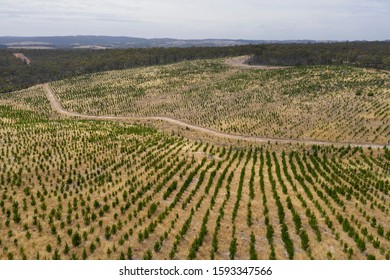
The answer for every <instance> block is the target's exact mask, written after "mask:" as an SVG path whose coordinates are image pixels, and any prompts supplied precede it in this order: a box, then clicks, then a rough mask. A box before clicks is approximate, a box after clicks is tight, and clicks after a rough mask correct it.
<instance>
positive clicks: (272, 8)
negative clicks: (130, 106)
mask: <svg viewBox="0 0 390 280" xmlns="http://www.w3.org/2000/svg"><path fill="white" fill-rule="evenodd" d="M63 35H114V36H130V37H142V38H177V39H206V38H221V39H222V38H224V39H252V40H254V39H258V40H297V39H312V40H385V39H390V0H325V1H322V0H137V1H135V0H82V1H81V0H0V36H63Z"/></svg>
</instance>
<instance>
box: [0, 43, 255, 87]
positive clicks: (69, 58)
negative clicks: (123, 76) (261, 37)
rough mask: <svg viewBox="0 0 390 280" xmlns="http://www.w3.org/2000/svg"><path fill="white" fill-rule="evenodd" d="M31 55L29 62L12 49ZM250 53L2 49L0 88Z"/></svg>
mask: <svg viewBox="0 0 390 280" xmlns="http://www.w3.org/2000/svg"><path fill="white" fill-rule="evenodd" d="M16 52H23V53H24V55H25V56H27V57H28V58H29V59H31V64H30V65H26V64H25V63H24V62H23V61H22V60H20V59H17V58H15V57H14V55H13V53H16ZM248 53H250V47H248V46H237V47H223V48H213V47H193V48H151V49H115V50H5V49H3V50H1V49H0V92H10V91H15V90H19V89H22V88H27V87H29V86H32V85H35V84H39V83H45V82H50V81H55V80H59V79H64V78H69V77H72V76H75V75H80V74H86V73H94V72H101V71H109V70H117V69H129V68H134V67H141V66H150V65H160V64H168V63H175V62H179V61H183V60H193V59H202V58H205V59H206V58H218V57H226V56H236V55H244V54H248Z"/></svg>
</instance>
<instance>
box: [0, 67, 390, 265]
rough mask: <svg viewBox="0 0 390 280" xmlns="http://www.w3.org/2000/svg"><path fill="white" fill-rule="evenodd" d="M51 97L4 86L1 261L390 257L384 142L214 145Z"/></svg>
mask: <svg viewBox="0 0 390 280" xmlns="http://www.w3.org/2000/svg"><path fill="white" fill-rule="evenodd" d="M196 63H206V64H208V63H209V62H207V61H206V62H196ZM217 64H218V65H222V66H221V67H225V66H223V63H222V62H221V64H220V63H219V62H218V63H217ZM170 67H174V66H170ZM176 67H180V65H176ZM165 68H166V67H163V68H162V70H164V69H165ZM168 68H169V67H168ZM150 69H152V68H146V69H141V70H139V71H140V73H143V71H150ZM156 69H157V68H156ZM229 69H230V68H229ZM347 69H349V68H347ZM162 70H161V69H160V70H159V71H162ZM286 70H287V69H286ZM336 70H337V69H336ZM156 71H157V70H156ZM229 71H243V70H241V69H230V70H229ZM254 71H255V73H257V72H256V71H257V70H254ZM272 71H285V69H283V70H272ZM337 71H339V70H337ZM351 71H352V70H351ZM353 71H357V70H353ZM358 71H366V70H358ZM199 72H201V70H199ZM170 73H171V72H170ZM206 73H207V72H206ZM364 73H365V72H364ZM369 73H370V75H371V74H373V75H374V76H375V75H382V74H381V73H376V72H370V71H369ZM106 74H107V73H106ZM116 74H119V73H116ZM132 74H134V73H132ZM247 74H250V73H249V72H248V73H247ZM258 74H261V73H257V74H256V75H258ZM110 75H112V73H110ZM122 75H129V73H128V72H127V71H124V72H123V73H122ZM170 75H171V74H170ZM178 75H180V72H178ZM261 75H263V74H261ZM270 75H271V74H270ZM131 77H133V76H131ZM380 77H382V76H380ZM77 79H80V78H77ZM77 79H76V78H75V80H77ZM82 79H86V78H85V77H83V78H82ZM93 79H95V77H93ZM171 79H172V78H169V77H168V78H167V81H169V80H171ZM210 79H211V78H210ZM92 81H93V80H92ZM164 81H165V79H164V80H162V81H161V82H162V83H163V82H164ZM116 82H117V83H119V80H116ZM178 82H180V81H178ZM217 82H218V81H217ZM95 83H97V81H95ZM104 83H106V81H105V80H103V84H104ZM107 83H108V82H107ZM58 84H61V85H62V87H65V82H58ZM85 84H88V83H85ZM124 84H126V83H124ZM74 86H75V84H74V83H72V84H70V85H69V87H74ZM118 92H119V94H120V91H118ZM129 92H132V91H129ZM237 92H239V91H237ZM90 94H91V95H92V96H93V92H91V93H90ZM209 94H210V92H209ZM112 95H114V93H112ZM161 95H163V96H165V90H164V88H162V91H161ZM236 95H237V96H238V94H236ZM379 96H381V95H379ZM373 97H374V98H379V97H378V96H376V97H375V96H373ZM160 98H161V96H160ZM364 98H365V99H367V100H370V99H369V97H368V96H367V97H364ZM381 98H383V99H378V100H377V102H378V103H379V104H381V103H380V102H382V101H383V100H385V101H386V99H385V97H383V96H381ZM78 100H79V102H80V104H79V106H80V109H81V108H84V109H85V111H88V110H86V108H87V107H85V106H84V105H83V104H81V103H82V102H84V101H85V102H91V100H90V99H89V98H85V99H84V98H78ZM107 100H108V101H110V100H111V99H110V98H108V99H107ZM358 100H359V99H358ZM72 102H73V101H72ZM70 103H71V102H70ZM107 104H108V105H110V104H111V105H112V103H107ZM117 104H118V106H123V105H122V104H121V103H117ZM51 105H52V104H50V102H49V100H48V99H47V96H46V93H45V91H44V89H43V88H42V87H41V86H37V87H33V88H30V89H28V90H24V91H20V92H13V93H8V94H4V95H0V170H1V171H0V207H1V211H2V213H1V215H0V236H1V237H0V245H1V249H0V259H151V258H152V259H210V258H211V259H274V258H276V259H349V258H351V259H367V258H368V259H373V258H376V259H390V227H389V225H390V218H389V217H390V216H389V208H390V197H389V190H390V153H389V151H388V149H384V148H380V149H379V148H375V149H371V148H368V149H366V148H362V147H354V148H353V147H348V146H344V147H339V148H336V147H332V146H313V147H307V148H305V147H295V148H294V147H291V146H287V145H266V144H254V145H253V146H251V147H248V148H241V147H235V146H233V147H230V146H220V145H211V144H209V143H207V142H200V141H193V140H189V139H186V138H183V137H177V136H174V135H170V134H169V135H168V134H166V133H162V132H159V131H157V130H155V129H153V128H151V127H148V126H142V125H133V124H129V123H125V122H111V121H110V122H107V121H104V120H99V121H96V120H77V119H69V118H65V117H64V116H62V115H60V114H58V113H57V112H56V111H53V110H52V108H51ZM68 106H70V105H69V104H68ZM72 106H75V105H72ZM381 107H383V106H382V105H381ZM115 108H117V107H115ZM119 108H122V107H119ZM365 108H370V107H365ZM91 110H92V109H91ZM94 110H96V108H95V109H94ZM110 110H111V109H110ZM144 110H146V109H144ZM340 110H341V109H340ZM75 112H78V111H75ZM80 112H83V110H81V111H80ZM118 112H119V111H118ZM96 115H104V114H96ZM385 121H387V120H385ZM369 132H370V133H372V132H374V131H372V130H369ZM369 132H366V134H365V135H366V137H369V138H370V137H373V136H372V135H371V134H370V133H369ZM378 139H379V138H378Z"/></svg>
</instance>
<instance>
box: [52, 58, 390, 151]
mask: <svg viewBox="0 0 390 280" xmlns="http://www.w3.org/2000/svg"><path fill="white" fill-rule="evenodd" d="M52 87H53V88H54V90H55V92H56V94H57V95H58V97H59V99H60V100H61V103H62V105H63V106H64V107H65V108H66V109H67V110H69V111H74V112H79V113H84V114H88V115H112V116H165V117H171V118H175V119H179V120H182V121H185V122H188V123H191V124H196V125H199V126H203V127H209V128H213V129H216V130H218V131H222V132H228V133H234V134H244V135H251V136H259V135H260V136H267V137H278V138H295V139H316V140H327V141H337V142H360V143H379V144H385V143H389V139H390V78H389V75H388V73H386V72H381V71H377V70H367V69H361V68H353V67H341V66H331V67H330V66H317V67H292V68H285V69H274V70H268V71H264V70H261V69H258V70H248V69H241V68H239V67H230V66H229V65H226V64H225V63H224V62H223V61H222V60H201V61H190V62H182V63H178V64H172V65H169V66H162V67H161V66H160V67H147V68H143V69H141V70H126V71H112V72H105V73H98V74H92V75H86V76H80V77H75V78H72V79H69V80H63V81H59V82H55V83H53V84H52ZM146 105H147V106H146Z"/></svg>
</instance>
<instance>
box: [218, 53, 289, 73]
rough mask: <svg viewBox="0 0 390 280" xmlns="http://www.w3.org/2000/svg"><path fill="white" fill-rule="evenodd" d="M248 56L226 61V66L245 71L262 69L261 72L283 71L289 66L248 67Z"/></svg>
mask: <svg viewBox="0 0 390 280" xmlns="http://www.w3.org/2000/svg"><path fill="white" fill-rule="evenodd" d="M249 58H250V56H247V55H245V56H240V57H235V58H231V59H227V60H226V64H228V65H229V66H235V67H240V68H247V69H263V70H272V69H284V68H288V67H289V66H270V65H249V64H247V63H246V62H247V61H248V60H249Z"/></svg>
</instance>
